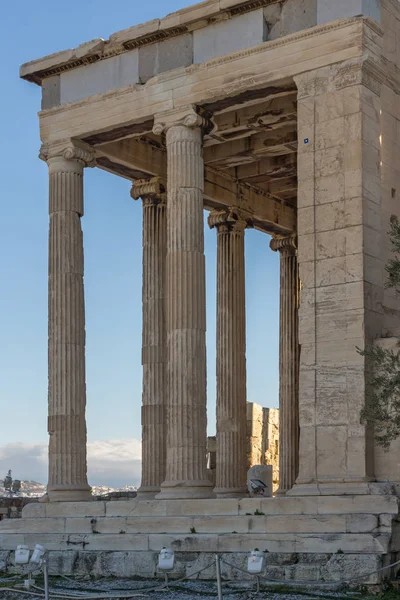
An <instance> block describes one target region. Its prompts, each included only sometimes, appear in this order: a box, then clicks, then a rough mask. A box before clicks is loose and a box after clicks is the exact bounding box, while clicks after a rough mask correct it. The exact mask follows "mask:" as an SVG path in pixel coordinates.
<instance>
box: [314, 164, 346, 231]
mask: <svg viewBox="0 0 400 600" xmlns="http://www.w3.org/2000/svg"><path fill="white" fill-rule="evenodd" d="M345 183H346V180H345V175H343V173H337V174H336V175H329V176H325V177H318V178H317V179H316V180H315V204H323V205H325V204H328V203H329V204H330V203H332V202H342V201H343V200H344V198H345ZM323 210H325V206H324V208H323ZM317 231H318V229H317Z"/></svg>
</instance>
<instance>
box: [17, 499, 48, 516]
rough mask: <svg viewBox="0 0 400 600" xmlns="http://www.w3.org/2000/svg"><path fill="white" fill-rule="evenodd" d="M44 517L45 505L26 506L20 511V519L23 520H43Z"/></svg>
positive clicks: (33, 504)
mask: <svg viewBox="0 0 400 600" xmlns="http://www.w3.org/2000/svg"><path fill="white" fill-rule="evenodd" d="M45 516H46V506H45V504H40V503H39V502H34V503H32V504H27V505H26V506H24V508H23V509H22V517H23V518H24V519H36V518H43V517H45Z"/></svg>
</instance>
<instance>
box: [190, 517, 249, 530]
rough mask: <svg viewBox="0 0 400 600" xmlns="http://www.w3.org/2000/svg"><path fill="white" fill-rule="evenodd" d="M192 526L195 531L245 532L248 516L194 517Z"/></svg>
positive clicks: (247, 528) (247, 526) (247, 527)
mask: <svg viewBox="0 0 400 600" xmlns="http://www.w3.org/2000/svg"><path fill="white" fill-rule="evenodd" d="M192 522H193V527H194V528H195V530H196V532H197V533H233V532H236V533H247V532H248V531H249V527H250V517H247V516H240V517H224V516H216V517H195V518H194V519H193V520H192Z"/></svg>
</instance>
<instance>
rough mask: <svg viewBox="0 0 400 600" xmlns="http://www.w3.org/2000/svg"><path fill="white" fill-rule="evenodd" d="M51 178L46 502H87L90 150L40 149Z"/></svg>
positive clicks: (88, 488)
mask: <svg viewBox="0 0 400 600" xmlns="http://www.w3.org/2000/svg"><path fill="white" fill-rule="evenodd" d="M41 158H44V159H45V160H46V161H47V164H48V167H49V177H50V198H49V213H50V237H49V355H48V363H49V364H48V367H49V389H48V432H49V436H50V441H49V482H48V496H49V500H50V501H59V502H60V501H63V502H66V501H74V502H77V501H85V500H90V499H91V491H90V487H89V485H88V482H87V466H86V418H85V411H86V378H85V300H84V287H83V268H84V264H83V237H82V229H81V217H82V216H83V169H84V167H85V166H88V165H90V164H92V162H93V155H92V153H91V151H90V149H86V148H83V147H80V146H77V145H75V144H68V145H67V146H66V147H58V148H48V147H42V151H41Z"/></svg>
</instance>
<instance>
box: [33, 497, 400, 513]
mask: <svg viewBox="0 0 400 600" xmlns="http://www.w3.org/2000/svg"><path fill="white" fill-rule="evenodd" d="M255 512H260V513H264V514H265V515H329V514H332V515H346V514H355V513H360V514H366V513H370V514H375V515H378V514H384V513H387V514H393V515H397V514H398V512H399V498H397V496H389V495H388V496H385V495H378V494H377V495H372V494H370V495H354V496H351V495H349V496H307V497H283V498H281V497H279V498H262V499H260V498H244V499H242V500H236V499H224V500H222V499H221V500H150V501H149V500H148V501H139V500H137V499H133V500H122V501H114V502H54V503H49V504H40V503H37V504H29V505H28V506H26V507H25V508H24V509H23V513H22V515H23V517H24V518H44V517H94V518H95V517H104V516H107V517H118V516H138V517H139V516H140V517H164V516H171V517H176V516H186V517H194V516H217V515H220V516H239V515H242V516H246V515H254V513H255Z"/></svg>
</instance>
